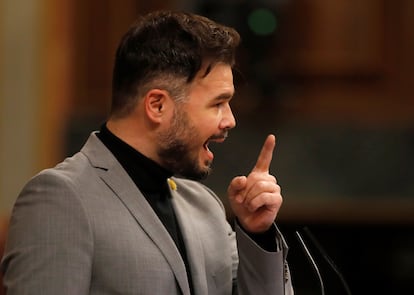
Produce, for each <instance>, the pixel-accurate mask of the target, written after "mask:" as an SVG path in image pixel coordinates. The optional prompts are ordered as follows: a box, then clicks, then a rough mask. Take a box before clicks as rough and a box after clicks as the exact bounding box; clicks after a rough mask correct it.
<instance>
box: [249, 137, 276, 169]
mask: <svg viewBox="0 0 414 295" xmlns="http://www.w3.org/2000/svg"><path fill="white" fill-rule="evenodd" d="M275 145H276V138H275V136H274V135H273V134H270V135H268V136H267V138H266V141H265V142H264V144H263V147H262V150H261V151H260V154H259V157H258V158H257V162H256V165H255V166H254V168H253V170H252V171H255V172H269V168H270V163H271V162H272V157H273V150H274V148H275Z"/></svg>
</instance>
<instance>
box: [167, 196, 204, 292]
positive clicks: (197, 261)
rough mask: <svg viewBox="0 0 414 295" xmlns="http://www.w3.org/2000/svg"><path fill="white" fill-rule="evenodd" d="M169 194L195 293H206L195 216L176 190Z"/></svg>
mask: <svg viewBox="0 0 414 295" xmlns="http://www.w3.org/2000/svg"><path fill="white" fill-rule="evenodd" d="M171 196H172V199H173V205H174V210H175V213H176V216H177V220H178V223H179V226H180V229H181V232H182V235H183V239H184V242H185V247H186V250H187V257H188V261H189V264H190V268H191V277H192V279H193V285H194V291H195V293H196V294H202V295H207V294H208V286H207V280H206V277H207V276H206V268H205V259H204V252H203V247H202V244H201V239H200V238H199V235H200V233H199V232H198V231H197V230H196V229H195V228H194V226H193V224H194V222H193V220H195V219H196V218H197V216H192V215H191V212H192V211H191V209H190V208H188V204H187V203H186V202H185V200H184V198H183V197H182V196H180V195H179V193H178V192H177V191H176V190H171Z"/></svg>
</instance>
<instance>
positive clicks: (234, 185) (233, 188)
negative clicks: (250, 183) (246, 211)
mask: <svg viewBox="0 0 414 295" xmlns="http://www.w3.org/2000/svg"><path fill="white" fill-rule="evenodd" d="M246 183H247V177H246V176H236V177H234V178H233V179H232V181H231V182H230V185H229V187H228V189H227V193H228V195H229V197H230V198H234V197H236V196H237V195H238V194H239V192H240V191H242V190H243V189H244V188H245V187H246Z"/></svg>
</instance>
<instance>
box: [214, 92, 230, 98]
mask: <svg viewBox="0 0 414 295" xmlns="http://www.w3.org/2000/svg"><path fill="white" fill-rule="evenodd" d="M233 96H234V92H232V93H230V92H225V93H221V94H219V95H218V96H216V97H215V98H214V99H213V100H230V99H232V98H233Z"/></svg>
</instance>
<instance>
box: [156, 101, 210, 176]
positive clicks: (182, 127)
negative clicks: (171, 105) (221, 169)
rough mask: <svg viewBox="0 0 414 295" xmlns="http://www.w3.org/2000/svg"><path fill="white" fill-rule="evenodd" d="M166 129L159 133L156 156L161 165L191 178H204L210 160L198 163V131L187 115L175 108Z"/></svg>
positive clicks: (208, 172) (206, 174) (207, 171)
mask: <svg viewBox="0 0 414 295" xmlns="http://www.w3.org/2000/svg"><path fill="white" fill-rule="evenodd" d="M171 121H172V123H171V126H170V128H168V130H166V131H164V132H161V133H160V134H159V148H158V151H157V153H158V156H159V157H160V159H161V161H162V166H163V167H164V168H166V169H168V170H170V171H171V172H172V173H174V174H176V175H179V176H183V177H186V178H189V179H193V180H202V179H205V178H206V177H207V176H208V175H209V174H210V172H211V168H210V165H211V162H208V161H206V162H205V163H204V166H201V165H200V164H199V158H198V157H199V155H198V146H197V140H196V139H197V138H199V133H198V132H197V129H196V127H195V126H194V125H192V124H191V122H190V119H189V117H188V115H187V114H186V113H185V112H183V111H181V110H179V109H176V110H175V111H174V115H173V117H172V120H171Z"/></svg>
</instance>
